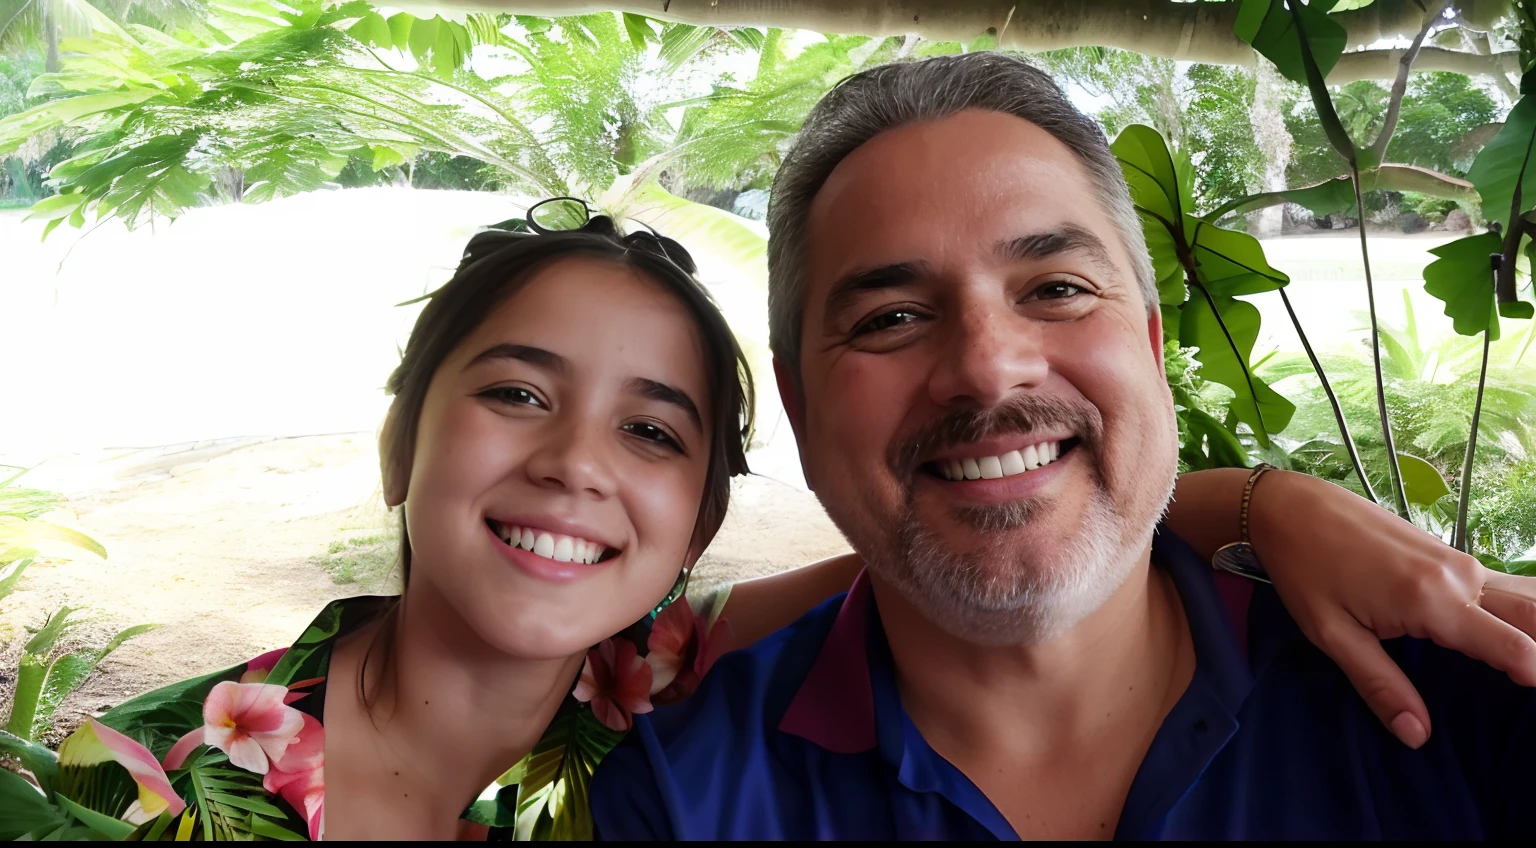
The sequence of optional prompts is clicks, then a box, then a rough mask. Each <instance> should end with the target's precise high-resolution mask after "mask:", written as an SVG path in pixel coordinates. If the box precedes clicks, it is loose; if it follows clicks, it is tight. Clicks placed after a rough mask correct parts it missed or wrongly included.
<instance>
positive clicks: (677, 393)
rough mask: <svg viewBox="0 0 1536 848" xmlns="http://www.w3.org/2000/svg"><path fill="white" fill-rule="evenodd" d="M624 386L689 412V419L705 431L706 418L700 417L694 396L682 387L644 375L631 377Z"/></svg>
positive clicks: (642, 395)
mask: <svg viewBox="0 0 1536 848" xmlns="http://www.w3.org/2000/svg"><path fill="white" fill-rule="evenodd" d="M624 388H626V389H628V390H629V391H631V392H633V393H634V394H637V395H639V396H641V397H643V398H647V399H649V400H654V401H660V402H661V403H670V404H672V405H673V406H675V407H677V408H678V409H681V410H682V411H683V412H685V413H687V414H688V417H689V419H691V420H692V421H693V426H695V427H697V428H699V430H700V431H701V432H702V431H703V429H704V420H703V419H702V418H700V417H699V407H698V406H697V405H695V404H694V402H693V398H691V397H689V396H688V393H687V392H685V391H683V390H682V389H679V388H676V387H673V386H669V385H667V384H666V383H661V382H657V381H656V380H648V379H646V378H644V377H631V378H629V381H628V382H626V383H625V384H624Z"/></svg>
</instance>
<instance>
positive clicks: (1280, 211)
mask: <svg viewBox="0 0 1536 848" xmlns="http://www.w3.org/2000/svg"><path fill="white" fill-rule="evenodd" d="M1284 84H1285V80H1284V78H1283V77H1281V76H1280V72H1279V71H1276V70H1275V66H1274V65H1271V64H1270V63H1269V62H1267V61H1266V62H1260V63H1259V67H1258V70H1257V75H1256V79H1255V81H1254V89H1253V139H1254V141H1255V142H1256V143H1257V144H1258V146H1259V152H1260V153H1263V154H1264V187H1263V189H1262V190H1263V191H1282V190H1284V189H1286V188H1289V187H1290V186H1289V183H1288V182H1287V181H1286V177H1285V169H1286V168H1287V167H1289V166H1290V164H1291V134H1290V133H1289V132H1287V131H1286V129H1285V116H1284V115H1283V114H1281V109H1282V108H1284V101H1283V99H1282V97H1283V95H1282V91H1283V90H1284V88H1283V87H1284ZM1253 223H1254V225H1255V226H1254V235H1255V236H1257V237H1258V238H1274V237H1275V236H1278V235H1280V229H1281V227H1282V226H1284V224H1285V206H1284V205H1281V204H1276V205H1274V206H1269V207H1266V208H1263V209H1260V210H1259V211H1258V212H1256V213H1254V216H1253Z"/></svg>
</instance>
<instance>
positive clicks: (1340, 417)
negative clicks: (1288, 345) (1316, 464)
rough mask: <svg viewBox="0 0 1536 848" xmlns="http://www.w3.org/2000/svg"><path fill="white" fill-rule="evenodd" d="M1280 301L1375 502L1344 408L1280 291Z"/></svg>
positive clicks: (1363, 485) (1363, 484)
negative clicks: (1320, 383) (1289, 317)
mask: <svg viewBox="0 0 1536 848" xmlns="http://www.w3.org/2000/svg"><path fill="white" fill-rule="evenodd" d="M1280 301H1281V302H1282V303H1284V304H1285V311H1286V314H1288V315H1290V316H1291V326H1293V327H1295V328H1296V335H1297V337H1298V338H1300V339H1301V347H1302V349H1303V350H1305V351H1306V352H1307V359H1309V360H1311V361H1312V370H1313V371H1315V372H1316V373H1317V379H1318V380H1319V381H1321V382H1322V384H1323V394H1325V395H1327V396H1328V405H1329V406H1330V407H1332V408H1333V419H1334V420H1335V421H1337V422H1338V423H1339V435H1340V436H1342V437H1343V438H1344V450H1345V451H1346V452H1347V453H1348V454H1349V461H1350V464H1351V465H1353V466H1354V467H1355V476H1356V477H1359V478H1360V487H1361V488H1363V489H1364V490H1365V496H1366V497H1368V498H1370V499H1371V500H1373V501H1374V500H1376V490H1375V489H1374V488H1372V487H1371V479H1370V478H1369V477H1367V476H1365V464H1364V463H1362V462H1361V461H1360V448H1359V447H1358V446H1356V445H1355V438H1354V436H1351V435H1350V434H1349V422H1348V421H1346V420H1345V418H1344V407H1343V406H1342V405H1340V404H1339V396H1338V395H1336V394H1334V392H1333V385H1332V384H1331V383H1329V382H1328V375H1327V374H1326V373H1324V372H1323V363H1322V361H1321V360H1319V359H1318V358H1317V354H1316V353H1313V351H1312V342H1311V341H1309V340H1308V339H1307V333H1306V331H1305V330H1303V329H1302V328H1301V319H1300V318H1298V317H1296V310H1295V309H1293V308H1291V298H1290V296H1289V295H1287V294H1286V293H1285V289H1280Z"/></svg>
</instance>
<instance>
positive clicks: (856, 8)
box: [393, 0, 1506, 84]
mask: <svg viewBox="0 0 1536 848" xmlns="http://www.w3.org/2000/svg"><path fill="white" fill-rule="evenodd" d="M426 2H427V0H397V2H396V3H394V4H393V5H394V6H397V7H400V8H404V9H407V10H409V9H410V8H411V7H412V5H413V4H414V5H418V6H422V7H423V8H425V6H424V5H423V4H425V3H426ZM1239 5H1241V4H1239V3H1237V2H1235V0H1233V1H1232V2H1180V0H820V2H814V3H813V2H801V3H786V2H783V0H668V2H667V3H665V4H663V3H659V2H656V0H526V2H525V0H434V2H433V3H432V4H431V7H432V9H433V10H434V11H432V12H428V14H436V13H437V12H438V11H440V10H442V9H443V8H452V9H460V10H464V11H477V12H478V11H484V12H516V13H518V14H522V15H547V16H560V15H577V14H586V13H589V12H601V11H621V12H634V13H637V14H642V15H647V16H650V17H654V18H658V19H661V20H667V21H677V22H679V23H687V24H695V25H701V26H710V27H743V26H747V27H783V28H789V29H808V30H814V31H816V32H828V33H848V34H859V35H873V36H905V35H909V34H915V35H920V36H922V37H923V38H925V39H928V40H930V41H968V40H970V39H973V38H975V37H977V36H978V35H981V34H983V33H992V34H995V35H998V36H999V43H1000V46H1002V47H1006V48H1009V49H1013V50H1023V51H1029V52H1036V51H1043V50H1059V49H1061V48H1064V47H1083V46H1089V45H1094V46H1102V47H1116V48H1120V49H1123V50H1133V51H1135V52H1137V53H1144V54H1146V55H1149V56H1158V57H1161V58H1166V59H1177V60H1180V61H1186V62H1203V63H1207V64H1213V65H1252V64H1253V63H1254V59H1255V53H1254V51H1253V48H1251V47H1249V46H1248V45H1247V44H1245V43H1243V41H1242V40H1241V39H1239V38H1238V37H1237V36H1236V34H1234V33H1233V30H1232V27H1233V23H1234V22H1235V21H1236V19H1237V11H1238V6H1239ZM1464 5H1465V4H1464ZM1469 11H1470V13H1472V14H1473V15H1474V19H1470V20H1467V22H1466V25H1467V26H1468V27H1471V28H1472V29H1476V30H1480V31H1486V30H1488V29H1489V28H1491V27H1492V25H1493V23H1494V20H1495V19H1496V18H1497V17H1498V16H1499V15H1500V14H1502V6H1501V4H1499V3H1477V4H1472V6H1471V8H1470V10H1469ZM1423 14H1424V13H1423V9H1422V8H1421V6H1420V4H1419V3H1418V2H1416V0H1376V2H1374V3H1372V4H1370V5H1369V6H1366V7H1365V8H1363V9H1356V10H1353V11H1347V12H1339V13H1337V14H1333V15H1330V16H1329V17H1330V18H1331V19H1332V20H1334V21H1337V22H1338V23H1340V24H1342V25H1343V26H1344V28H1345V30H1346V32H1347V33H1348V38H1349V41H1348V43H1349V44H1372V43H1375V42H1377V41H1380V40H1383V39H1394V38H1410V37H1412V36H1413V35H1414V33H1417V32H1418V31H1419V28H1420V27H1421V26H1422V25H1423ZM1010 16H1011V18H1010ZM1393 52H1400V51H1385V50H1383V51H1375V50H1372V51H1363V52H1362V53H1359V54H1354V55H1358V56H1361V57H1362V58H1360V59H1356V60H1351V59H1350V54H1346V55H1345V57H1344V58H1343V59H1341V60H1340V63H1339V64H1340V65H1342V66H1345V67H1346V69H1347V68H1349V66H1350V65H1351V64H1357V70H1355V71H1352V72H1351V73H1356V74H1361V73H1367V72H1369V73H1370V74H1371V76H1369V77H1367V76H1358V75H1357V76H1351V77H1347V78H1344V77H1341V78H1340V79H1337V80H1335V79H1334V77H1333V76H1332V75H1330V76H1329V79H1328V82H1329V83H1330V84H1339V83H1342V82H1351V81H1353V80H1356V79H1367V78H1371V79H1392V78H1393V76H1394V75H1395V73H1396V66H1397V59H1396V58H1395V57H1392V56H1391V55H1390V54H1391V53H1393ZM1434 52H1435V53H1437V54H1447V55H1442V56H1437V57H1436V59H1431V57H1430V55H1425V56H1422V57H1421V63H1422V64H1421V68H1422V69H1424V70H1456V71H1459V72H1461V73H1477V74H1487V73H1490V72H1491V71H1490V70H1489V68H1490V67H1491V66H1497V67H1499V68H1501V69H1503V68H1505V67H1506V66H1505V64H1504V61H1503V60H1502V59H1497V60H1495V59H1491V58H1490V57H1487V56H1476V55H1474V54H1470V53H1457V52H1456V51H1452V50H1439V49H1435V50H1434ZM1423 53H1425V54H1431V49H1425V50H1424V51H1423ZM1382 57H1386V58H1385V61H1384V62H1383V61H1382ZM1437 61H1438V62H1439V63H1441V64H1437ZM1451 65H1454V67H1451ZM1468 66H1470V67H1473V68H1475V70H1473V71H1466V70H1461V68H1463V67H1468ZM1335 73H1337V71H1336V72H1335Z"/></svg>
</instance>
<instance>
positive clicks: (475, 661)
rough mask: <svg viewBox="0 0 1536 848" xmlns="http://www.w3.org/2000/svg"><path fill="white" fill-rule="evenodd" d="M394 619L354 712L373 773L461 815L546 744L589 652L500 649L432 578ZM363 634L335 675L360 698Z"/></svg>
mask: <svg viewBox="0 0 1536 848" xmlns="http://www.w3.org/2000/svg"><path fill="white" fill-rule="evenodd" d="M393 615H394V616H395V621H394V627H393V633H384V634H382V635H383V636H384V637H385V638H388V641H389V644H388V645H387V646H386V645H384V644H382V643H381V644H379V645H378V647H377V649H375V650H374V651H373V652H372V656H370V657H369V658H368V660H367V688H368V692H369V695H370V700H371V701H372V704H371V705H369V706H364V707H363V709H361V710H359V711H356V712H354V715H362V716H363V722H362V727H361V731H362V734H361V735H363V736H368V737H372V739H371V744H370V745H367V746H366V747H367V748H371V749H373V751H374V752H376V755H375V756H376V759H377V765H376V766H374V767H373V770H377V769H383V770H384V771H385V773H384V774H382V775H380V777H381V778H388V780H389V782H391V783H401V781H402V778H403V779H404V782H405V783H408V784H411V785H414V786H415V787H416V793H414V794H416V796H417V797H418V798H421V799H423V800H425V798H426V797H430V798H431V802H430V803H429V804H428V806H429V807H431V808H433V812H432V813H431V814H430V815H431V816H432V818H434V819H438V818H444V817H448V816H451V818H445V821H456V820H457V818H458V815H459V813H460V812H461V811H462V810H463V808H464V806H465V805H466V804H467V803H468V802H469V801H472V800H473V799H474V798H475V797H476V796H477V795H478V794H479V793H480V791H481V790H483V789H484V788H485V787H487V786H489V785H490V784H491V783H492V782H493V781H494V780H495V779H496V778H497V777H499V776H500V775H501V774H503V773H504V772H505V771H506V770H507V769H509V768H511V767H512V766H513V765H515V764H516V763H517V761H518V760H519V759H521V758H522V757H523V756H524V755H525V754H527V753H528V751H529V750H531V749H532V748H533V746H534V744H536V743H537V742H538V740H539V738H540V736H542V735H543V733H544V730H545V729H546V728H547V727H548V726H549V723H550V721H551V719H553V718H554V715H555V712H556V710H558V709H559V707H560V704H561V702H562V701H564V699H565V697H566V695H567V694H568V693H569V692H570V689H571V685H572V684H573V683H574V681H575V679H576V675H577V673H578V672H579V671H580V669H581V663H582V660H583V655H581V654H578V655H575V656H572V657H562V658H559V659H555V660H528V659H524V658H520V657H513V656H509V655H507V654H505V653H502V652H501V651H499V650H497V649H495V648H494V647H492V646H490V645H488V644H486V642H485V641H484V640H483V639H481V638H480V637H479V635H478V634H476V633H475V632H474V631H473V630H471V629H470V628H469V627H468V626H467V625H466V624H465V623H464V621H463V619H462V618H460V617H459V615H458V614H457V613H456V612H454V610H453V609H452V607H451V606H450V605H448V604H447V603H446V602H445V600H444V599H443V597H442V595H441V594H439V593H438V592H436V591H435V590H434V588H433V587H432V585H431V584H430V583H428V582H427V581H417V582H415V583H413V584H412V586H411V588H410V589H409V590H408V591H407V592H406V595H405V597H404V598H402V599H401V602H400V605H399V606H398V607H397V608H396V610H395V611H394V613H393ZM369 630H372V628H369ZM355 636H356V637H357V643H354V644H353V645H350V646H348V645H345V644H343V645H340V646H338V652H341V651H345V652H346V653H348V654H350V655H351V660H352V661H351V662H343V663H342V664H341V667H339V668H337V671H339V672H343V673H346V672H347V671H348V670H349V669H350V670H351V674H350V676H349V677H348V678H346V679H343V678H336V679H335V683H337V684H342V685H346V686H348V687H350V689H351V690H352V692H353V693H354V694H353V696H352V697H353V698H354V699H355V698H356V693H357V688H358V687H357V677H356V674H357V672H359V671H361V670H362V662H361V657H362V655H363V653H365V652H366V651H367V648H368V644H369V642H371V641H372V640H373V638H374V634H373V633H370V632H367V631H365V632H360V633H357V634H355ZM384 656H387V657H388V663H387V667H386V666H385V664H384V663H382V662H381V659H382V658H383V657H384ZM359 706H363V705H359ZM327 712H328V713H329V710H328V711H327ZM349 735H353V736H354V738H356V734H355V733H349ZM329 747H330V746H329V745H328V746H327V748H328V749H329ZM349 747H350V746H349ZM368 759H369V760H373V759H375V757H373V756H371V757H369V758H368ZM389 772H394V774H390V773H389ZM397 775H398V776H397ZM391 794H393V793H391ZM378 797H386V796H378ZM411 806H412V807H417V805H416V804H412V805H411Z"/></svg>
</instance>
